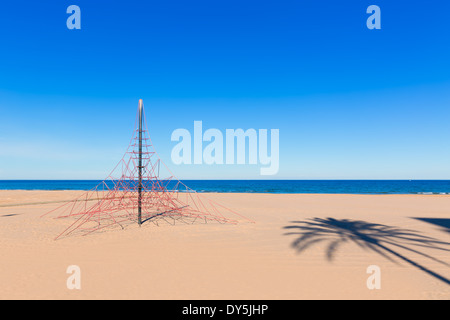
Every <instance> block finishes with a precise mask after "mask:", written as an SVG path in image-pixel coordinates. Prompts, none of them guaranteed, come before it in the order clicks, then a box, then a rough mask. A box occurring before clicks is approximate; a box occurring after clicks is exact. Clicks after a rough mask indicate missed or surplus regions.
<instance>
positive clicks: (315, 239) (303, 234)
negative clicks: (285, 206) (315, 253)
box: [284, 218, 450, 285]
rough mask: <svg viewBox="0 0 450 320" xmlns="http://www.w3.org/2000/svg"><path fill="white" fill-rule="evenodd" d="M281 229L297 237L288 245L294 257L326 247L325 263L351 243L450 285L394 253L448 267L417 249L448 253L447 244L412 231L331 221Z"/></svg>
mask: <svg viewBox="0 0 450 320" xmlns="http://www.w3.org/2000/svg"><path fill="white" fill-rule="evenodd" d="M284 229H286V230H290V232H288V233H285V235H288V236H297V238H296V239H295V240H294V242H293V243H292V247H293V248H294V249H295V250H296V251H297V252H298V253H301V252H303V251H304V250H306V249H308V248H309V247H311V246H312V245H314V244H317V243H326V244H327V246H326V249H325V253H326V256H327V259H328V260H329V261H331V260H333V258H334V255H335V253H336V251H337V249H338V248H339V246H340V245H342V244H344V243H354V244H356V245H358V246H359V247H361V248H363V249H365V250H369V251H373V252H376V253H378V254H380V255H381V256H383V257H385V258H387V259H389V260H390V261H393V262H395V260H394V259H393V258H394V257H395V258H397V259H400V260H401V261H404V262H406V263H408V264H410V265H412V266H414V267H415V268H417V269H419V270H421V271H423V272H425V273H427V274H429V275H430V276H432V277H434V278H436V279H438V280H440V281H442V282H444V283H446V284H447V285H450V280H449V279H447V278H445V277H444V276H442V275H439V274H437V273H436V272H434V271H432V270H429V269H427V268H426V267H424V266H422V265H420V264H419V263H417V262H415V261H413V260H411V259H410V258H407V257H406V256H404V255H403V254H401V253H399V252H397V251H396V250H398V249H401V250H406V251H408V252H410V253H414V254H417V255H420V256H423V257H426V258H427V259H430V260H433V261H435V262H438V263H440V264H443V265H445V266H447V267H449V265H448V264H447V263H446V262H444V261H441V260H439V259H437V258H434V257H432V256H430V255H429V254H426V253H424V252H422V251H421V249H424V248H426V249H435V250H441V251H446V252H449V251H450V247H449V246H450V243H447V242H442V241H438V240H436V239H434V238H430V237H426V236H423V235H421V234H419V233H418V232H416V231H413V230H407V229H401V228H397V227H391V226H387V225H383V224H376V223H369V222H365V221H358V220H349V219H333V218H326V219H322V218H313V219H309V220H305V221H292V222H291V225H289V226H286V227H284Z"/></svg>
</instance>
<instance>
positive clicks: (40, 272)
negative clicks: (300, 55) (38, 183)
mask: <svg viewBox="0 0 450 320" xmlns="http://www.w3.org/2000/svg"><path fill="white" fill-rule="evenodd" d="M78 194H79V192H73V191H61V192H58V191H50V192H44V191H1V192H0V257H1V258H0V259H1V260H0V261H1V262H0V288H1V289H0V298H1V299H30V298H31V299H183V300H188V299H194V300H195V299H450V285H449V282H448V281H449V280H448V279H450V268H449V265H450V254H449V250H450V246H449V242H450V233H449V229H446V228H445V226H441V224H442V222H444V223H448V221H449V220H448V219H449V217H450V196H445V195H443V196H431V195H430V196H428V195H386V196H384V195H383V196H382V195H270V194H265V195H262V194H206V195H205V196H206V197H207V198H210V199H213V200H215V201H217V202H219V203H221V204H224V205H226V206H228V207H230V208H232V209H234V210H236V211H238V212H239V213H241V214H243V215H245V216H247V217H248V218H251V219H253V220H255V221H256V223H255V224H248V223H247V224H240V225H220V224H207V225H181V224H180V225H175V226H169V225H162V226H160V227H156V226H154V225H152V224H148V225H144V226H143V227H142V228H138V227H137V226H136V227H134V226H133V227H129V228H127V229H126V230H117V231H110V232H105V233H101V234H93V235H90V236H85V237H72V238H65V239H62V240H58V241H54V240H53V238H54V237H55V236H56V235H58V234H59V233H60V232H61V231H63V230H64V228H65V227H66V226H67V225H68V223H70V221H67V220H56V219H53V218H52V217H49V216H47V217H44V218H40V217H39V216H40V215H41V214H42V213H45V212H47V211H48V210H49V209H51V208H54V207H55V206H56V205H57V204H55V203H42V202H53V201H62V200H70V199H73V198H74V197H75V196H76V195H78ZM24 202H26V203H34V204H33V205H26V206H25V205H17V204H20V203H24ZM36 203H38V204H36ZM327 218H332V219H327ZM416 218H433V219H442V220H430V221H423V220H418V219H416ZM308 219H324V220H316V224H314V225H313V224H309V225H308V224H300V223H294V222H293V221H312V220H308ZM344 219H346V220H344ZM356 220H359V221H362V222H360V223H356V222H355V221H356ZM430 222H437V223H430ZM369 223H373V224H378V225H370V224H369ZM288 226H292V228H288V229H286V228H285V227H288ZM299 226H304V227H306V228H308V229H300V228H298V227H299ZM323 228H326V232H323V230H325V229H323ZM407 229H408V230H409V231H407ZM305 232H308V235H307V236H304V237H303V238H301V239H300V237H301V236H302V235H304V234H305ZM286 233H296V234H291V235H286ZM425 237H429V238H425ZM431 238H432V239H431ZM296 239H299V241H298V243H297V247H293V245H292V244H293V242H294V241H295V240H296ZM354 240H355V241H354ZM310 241H312V242H310ZM387 241H389V242H390V243H388V242H387ZM308 245H310V246H308ZM301 247H306V248H305V250H304V251H301V252H297V251H298V250H297V249H299V248H301ZM328 253H329V254H330V255H331V257H327V254H328ZM385 255H386V256H385ZM389 258H391V259H392V261H391V260H389ZM69 265H78V266H79V267H80V268H81V286H82V287H81V290H69V289H67V286H66V280H67V278H68V277H69V275H68V274H67V273H66V269H67V267H68V266H69ZM370 265H377V266H379V267H380V268H381V289H380V290H369V289H368V288H367V284H366V282H367V279H368V277H369V276H370V275H369V274H367V268H368V266H370Z"/></svg>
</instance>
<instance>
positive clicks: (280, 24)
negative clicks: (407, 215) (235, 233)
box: [0, 0, 450, 179]
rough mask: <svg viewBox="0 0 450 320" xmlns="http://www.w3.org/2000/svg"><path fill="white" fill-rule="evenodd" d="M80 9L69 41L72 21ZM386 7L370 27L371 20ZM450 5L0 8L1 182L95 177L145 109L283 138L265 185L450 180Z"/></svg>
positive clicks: (51, 4) (224, 170)
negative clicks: (270, 181)
mask: <svg viewBox="0 0 450 320" xmlns="http://www.w3.org/2000/svg"><path fill="white" fill-rule="evenodd" d="M72 4H75V5H78V6H79V7H80V8H81V30H68V29H67V27H66V19H67V17H68V16H69V15H68V14H67V13H66V8H67V7H68V6H69V5H72ZM371 4H375V5H378V6H380V8H381V19H382V22H381V23H382V29H381V30H368V29H367V27H366V19H367V17H368V16H369V15H368V14H366V9H367V7H368V6H369V5H371ZM449 12H450V2H449V1H444V0H442V1H433V0H431V1H426V2H412V1H403V0H396V1H392V0H390V1H386V0H373V1H364V0H358V1H346V0H343V1H321V0H314V1H313V0H304V1H300V0H292V1H287V0H279V1H261V0H260V1H253V0H252V1H247V0H240V1H235V0H226V1H222V0H216V1H196V0H189V1H186V0H183V1H181V0H178V1H171V0H168V1H134V0H128V1H124V2H120V1H114V2H113V1H101V0H95V1H92V0H89V1H84V0H73V1H62V0H59V1H33V2H22V1H9V2H5V3H2V5H1V7H0V179H102V178H104V177H105V176H106V175H107V174H108V173H109V171H110V170H111V169H112V168H113V167H114V166H115V164H116V162H117V161H118V160H119V159H120V158H121V157H122V154H123V153H124V151H125V149H126V147H127V145H128V142H129V139H130V136H131V134H132V130H133V125H134V120H135V112H136V108H137V103H138V99H139V98H142V99H144V103H145V107H146V113H147V118H148V125H149V129H150V132H151V136H152V139H153V142H154V144H155V147H156V150H157V151H158V152H159V153H160V155H161V157H162V158H163V160H164V161H165V162H166V163H167V164H168V165H169V167H170V168H171V169H172V170H173V171H174V173H175V174H177V175H178V176H179V177H180V178H182V179H188V178H203V179H221V178H237V179H240V178H246V179H260V178H262V177H261V176H260V175H259V168H260V167H259V166H250V165H244V166H237V165H235V166H224V165H222V166H221V165H214V166H206V165H204V166H194V165H180V166H176V165H174V164H173V163H171V160H170V152H171V149H172V148H173V146H174V145H175V143H174V142H172V141H171V140H170V136H171V133H172V132H173V131H174V130H175V129H177V128H186V129H189V130H191V131H193V123H194V121H195V120H202V121H203V125H204V127H205V129H207V128H217V129H220V130H222V131H223V132H225V129H236V128H243V129H248V128H255V129H259V128H264V129H279V130H280V171H279V174H278V175H277V176H273V177H270V178H275V179H450V23H449Z"/></svg>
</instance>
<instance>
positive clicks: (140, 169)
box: [138, 99, 144, 226]
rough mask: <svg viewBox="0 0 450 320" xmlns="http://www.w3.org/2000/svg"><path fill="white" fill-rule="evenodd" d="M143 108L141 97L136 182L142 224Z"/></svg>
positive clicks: (139, 216)
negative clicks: (137, 180)
mask: <svg viewBox="0 0 450 320" xmlns="http://www.w3.org/2000/svg"><path fill="white" fill-rule="evenodd" d="M143 110H144V103H143V101H142V99H140V100H139V162H138V170H139V184H138V224H139V226H141V224H142V122H143V117H142V113H143Z"/></svg>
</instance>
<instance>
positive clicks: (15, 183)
mask: <svg viewBox="0 0 450 320" xmlns="http://www.w3.org/2000/svg"><path fill="white" fill-rule="evenodd" d="M100 182H101V181H98V180H0V190H90V189H92V188H94V187H95V186H96V185H97V184H99V183H100ZM183 183H185V184H186V185H187V186H189V187H190V188H191V189H193V190H195V191H197V192H234V193H334V194H450V180H184V181H183ZM169 187H170V186H169Z"/></svg>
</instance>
